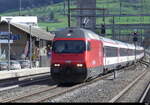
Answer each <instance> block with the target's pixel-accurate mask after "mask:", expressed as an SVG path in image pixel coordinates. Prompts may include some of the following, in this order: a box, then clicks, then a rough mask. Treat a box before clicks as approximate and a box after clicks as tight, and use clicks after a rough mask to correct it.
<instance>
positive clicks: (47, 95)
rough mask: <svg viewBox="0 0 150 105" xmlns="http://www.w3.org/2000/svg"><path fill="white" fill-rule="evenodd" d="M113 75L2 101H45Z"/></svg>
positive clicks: (51, 87)
mask: <svg viewBox="0 0 150 105" xmlns="http://www.w3.org/2000/svg"><path fill="white" fill-rule="evenodd" d="M112 75H113V73H109V74H106V75H103V76H101V77H98V78H96V79H94V80H92V81H89V82H85V83H82V84H77V85H74V86H71V87H70V86H69V87H60V86H57V85H54V86H50V87H47V88H44V89H41V90H40V91H39V90H36V89H35V90H34V91H32V92H30V93H27V94H24V95H22V96H17V97H12V98H8V99H3V100H1V102H2V103H8V102H33V103H35V102H43V101H45V100H48V99H52V98H54V97H57V96H60V95H62V94H65V93H68V92H70V91H73V90H75V89H78V88H80V87H83V86H86V85H89V84H92V83H94V82H96V81H99V80H102V79H104V78H107V77H109V76H112Z"/></svg>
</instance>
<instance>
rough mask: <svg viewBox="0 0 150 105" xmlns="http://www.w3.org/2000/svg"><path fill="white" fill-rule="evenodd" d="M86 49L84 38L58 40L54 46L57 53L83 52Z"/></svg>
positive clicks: (53, 48)
mask: <svg viewBox="0 0 150 105" xmlns="http://www.w3.org/2000/svg"><path fill="white" fill-rule="evenodd" d="M85 49H86V48H85V42H84V41H82V40H57V41H55V42H54V43H53V46H52V50H53V51H54V52H55V53H83V52H84V51H85Z"/></svg>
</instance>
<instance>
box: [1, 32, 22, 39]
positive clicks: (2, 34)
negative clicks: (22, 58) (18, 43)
mask: <svg viewBox="0 0 150 105" xmlns="http://www.w3.org/2000/svg"><path fill="white" fill-rule="evenodd" d="M9 36H10V40H20V39H21V35H17V34H11V33H9V32H0V40H8V39H9Z"/></svg>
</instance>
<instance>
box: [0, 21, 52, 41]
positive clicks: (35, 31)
mask: <svg viewBox="0 0 150 105" xmlns="http://www.w3.org/2000/svg"><path fill="white" fill-rule="evenodd" d="M0 24H8V23H7V22H1V23H0ZM10 25H11V26H13V27H16V28H17V29H19V30H21V31H24V32H26V33H27V34H31V35H32V36H33V37H37V38H39V39H43V40H52V39H53V38H54V35H53V34H51V33H50V32H46V31H45V30H43V29H41V28H39V27H35V26H31V27H30V26H29V25H23V24H19V23H10Z"/></svg>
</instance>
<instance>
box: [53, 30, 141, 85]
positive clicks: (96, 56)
mask: <svg viewBox="0 0 150 105" xmlns="http://www.w3.org/2000/svg"><path fill="white" fill-rule="evenodd" d="M135 49H136V51H135ZM135 52H136V54H135ZM135 55H136V57H135ZM143 56H144V49H143V47H139V46H136V48H135V46H134V45H132V44H127V43H123V42H120V41H115V40H111V39H108V38H104V37H101V36H99V35H97V34H96V33H94V32H92V31H90V30H86V29H82V28H66V29H64V30H62V31H59V32H57V33H56V35H55V38H54V40H53V46H52V59H51V76H52V78H53V79H54V80H55V81H56V82H58V83H79V82H84V81H86V80H88V79H90V78H94V77H97V76H99V75H100V74H102V73H104V72H107V71H110V70H113V69H117V68H120V67H123V66H127V65H130V64H132V63H133V62H135V59H136V60H140V59H141V58H142V57H143Z"/></svg>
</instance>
